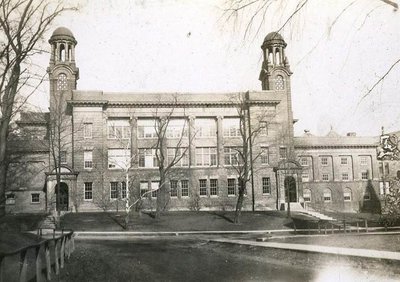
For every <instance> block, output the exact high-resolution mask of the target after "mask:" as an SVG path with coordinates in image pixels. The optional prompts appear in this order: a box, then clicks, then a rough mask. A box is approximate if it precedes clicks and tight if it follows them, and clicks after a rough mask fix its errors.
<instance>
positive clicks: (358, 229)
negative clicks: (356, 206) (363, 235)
mask: <svg viewBox="0 0 400 282" xmlns="http://www.w3.org/2000/svg"><path fill="white" fill-rule="evenodd" d="M357 233H360V224H359V223H358V221H357Z"/></svg>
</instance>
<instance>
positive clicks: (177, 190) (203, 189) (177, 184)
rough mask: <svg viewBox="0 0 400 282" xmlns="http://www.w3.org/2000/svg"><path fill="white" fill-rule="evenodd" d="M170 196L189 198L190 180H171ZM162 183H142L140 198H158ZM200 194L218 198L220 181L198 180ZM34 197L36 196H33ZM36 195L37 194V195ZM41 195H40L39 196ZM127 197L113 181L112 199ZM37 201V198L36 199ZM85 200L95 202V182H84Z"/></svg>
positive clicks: (233, 182) (232, 183)
mask: <svg viewBox="0 0 400 282" xmlns="http://www.w3.org/2000/svg"><path fill="white" fill-rule="evenodd" d="M261 183H262V193H263V194H264V195H269V194H271V179H270V177H263V178H262V179H261ZM169 184H170V186H169V188H170V191H169V193H170V196H171V197H172V198H176V197H189V196H190V194H189V180H179V181H178V180H171V181H170V183H169ZM159 185H160V182H159V181H157V180H153V181H141V182H140V184H139V190H140V196H141V197H143V198H147V197H152V198H156V197H157V193H158V190H159ZM238 185H239V181H238V179H237V178H228V179H227V186H226V187H224V188H225V189H227V193H228V196H236V195H238V193H239V190H238V189H239V187H238ZM198 193H199V196H200V197H207V196H210V197H213V196H215V197H217V196H219V194H220V185H219V180H218V179H199V180H198ZM32 195H34V194H32ZM35 195H36V194H35ZM38 195H39V194H38ZM126 197H127V185H126V182H124V181H123V182H118V181H112V182H110V199H111V200H117V199H121V200H124V199H126ZM35 199H36V198H35ZM84 199H85V200H89V201H91V200H93V182H84Z"/></svg>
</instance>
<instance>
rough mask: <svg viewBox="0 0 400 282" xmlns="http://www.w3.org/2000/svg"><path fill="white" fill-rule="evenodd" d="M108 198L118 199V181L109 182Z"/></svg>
mask: <svg viewBox="0 0 400 282" xmlns="http://www.w3.org/2000/svg"><path fill="white" fill-rule="evenodd" d="M110 199H111V200H115V199H118V182H110Z"/></svg>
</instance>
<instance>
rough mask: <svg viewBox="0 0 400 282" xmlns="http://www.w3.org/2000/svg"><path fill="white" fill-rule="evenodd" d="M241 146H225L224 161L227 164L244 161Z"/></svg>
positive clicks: (236, 163)
mask: <svg viewBox="0 0 400 282" xmlns="http://www.w3.org/2000/svg"><path fill="white" fill-rule="evenodd" d="M242 151H243V149H242V148H240V147H225V148H224V162H225V165H238V164H242V163H243V159H242V156H241V152H242Z"/></svg>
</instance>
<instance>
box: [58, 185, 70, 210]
mask: <svg viewBox="0 0 400 282" xmlns="http://www.w3.org/2000/svg"><path fill="white" fill-rule="evenodd" d="M55 191H56V203H57V210H58V211H67V210H68V200H69V195H68V185H67V184H65V183H64V182H61V183H60V189H58V185H56V187H55ZM57 199H58V201H57Z"/></svg>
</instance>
